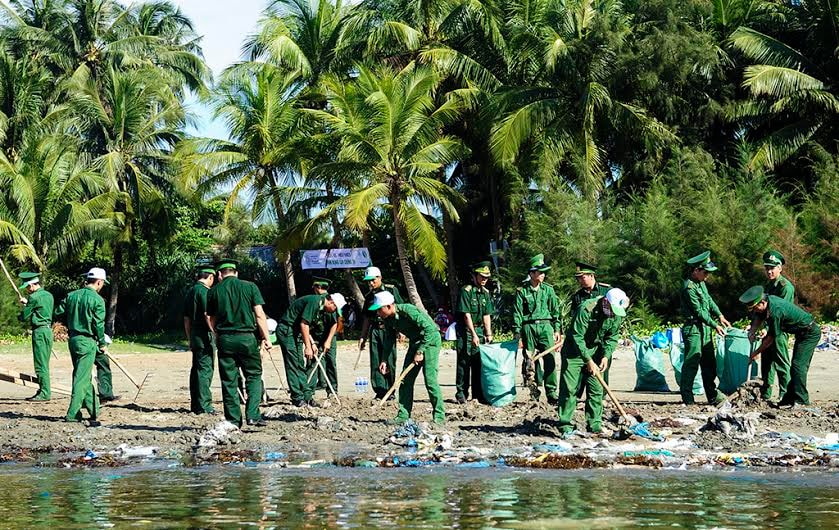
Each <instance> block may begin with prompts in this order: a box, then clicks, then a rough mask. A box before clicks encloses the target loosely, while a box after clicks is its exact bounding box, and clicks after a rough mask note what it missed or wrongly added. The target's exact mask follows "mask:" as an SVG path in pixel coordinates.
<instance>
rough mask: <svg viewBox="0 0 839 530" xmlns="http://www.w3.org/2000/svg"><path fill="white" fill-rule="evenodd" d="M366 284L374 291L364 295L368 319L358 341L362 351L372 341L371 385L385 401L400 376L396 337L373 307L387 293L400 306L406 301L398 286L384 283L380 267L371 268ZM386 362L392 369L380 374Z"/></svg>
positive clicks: (365, 312) (366, 273)
mask: <svg viewBox="0 0 839 530" xmlns="http://www.w3.org/2000/svg"><path fill="white" fill-rule="evenodd" d="M364 281H366V282H368V285H369V286H370V290H369V291H368V292H367V294H366V295H365V296H364V307H362V308H361V310H362V311H361V312H362V314H363V315H364V320H363V321H362V324H361V338H360V339H359V341H358V349H359V350H363V349H364V347H365V345H366V344H367V341H368V339H369V341H370V383H371V386H372V387H373V392H375V393H376V399H381V398H382V397H383V396H384V395H385V394H387V391H388V390H389V389H390V387H391V386H393V382H394V380H395V377H396V376H395V375H394V371H395V370H396V337H390V336H389V335H388V334H389V333H390V331H388V329H387V328H385V325H384V322H383V321H382V319H381V318H379V316H378V315H377V314H376V312H375V311H371V310H370V305H371V304H372V303H373V297H374V296H376V294H377V293H381V292H383V291H387V292H389V293H390V294H392V295H393V299H394V300H396V303H397V304H401V303H402V302H403V301H404V300H403V299H402V297H401V296H400V295H399V291H398V290H397V289H396V287H394V286H393V285H388V284H384V283H382V271H380V270H379V268H378V267H367V271H366V272H365V275H364ZM382 362H384V363H385V364H387V368H388V370H387V372H386V373H385V374H382V373H381V372H380V371H379V365H380V364H381V363H382Z"/></svg>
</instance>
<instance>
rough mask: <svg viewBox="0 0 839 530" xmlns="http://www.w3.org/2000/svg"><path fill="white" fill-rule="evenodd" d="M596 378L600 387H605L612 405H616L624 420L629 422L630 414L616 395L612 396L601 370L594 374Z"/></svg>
mask: <svg viewBox="0 0 839 530" xmlns="http://www.w3.org/2000/svg"><path fill="white" fill-rule="evenodd" d="M594 377H596V378H597V381H598V382H600V385H601V386H602V387H603V389H604V390H605V391H606V393H607V394H609V399H611V400H612V403H614V404H615V407H617V409H618V412H620V413H621V416H623V418H624V419H626V420H627V421H629V419H630V416H629V414H627V413H626V411H625V410H624V409H623V406H621V404H620V401H618V398H616V397H615V395H614V394H612V390H611V389H610V388H609V385H607V384H606V381H604V380H603V375H602V374H601V373H600V370H599V369H598V370H596V371H595V372H594Z"/></svg>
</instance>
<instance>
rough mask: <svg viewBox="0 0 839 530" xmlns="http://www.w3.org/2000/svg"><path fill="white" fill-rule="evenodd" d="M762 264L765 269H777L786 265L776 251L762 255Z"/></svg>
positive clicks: (782, 257) (781, 255)
mask: <svg viewBox="0 0 839 530" xmlns="http://www.w3.org/2000/svg"><path fill="white" fill-rule="evenodd" d="M763 264H764V265H765V266H767V267H777V266H778V265H784V264H786V260H785V259H784V255H783V254H781V253H780V252H778V251H777V250H770V251H768V252H764V254H763Z"/></svg>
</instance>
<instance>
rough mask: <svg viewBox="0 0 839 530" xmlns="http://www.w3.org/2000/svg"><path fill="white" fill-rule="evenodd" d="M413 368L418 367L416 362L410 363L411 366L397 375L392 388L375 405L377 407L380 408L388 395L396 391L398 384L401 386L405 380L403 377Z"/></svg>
mask: <svg viewBox="0 0 839 530" xmlns="http://www.w3.org/2000/svg"><path fill="white" fill-rule="evenodd" d="M415 366H419V365H418V364H417V362H416V361H414V362H412V363H411V364H409V365H408V367H407V368H405V369H404V370H402V373H401V374H399V377H397V378H396V381H394V382H393V386H392V387H390V390H388V391H387V394H385V395H384V397H383V398H382V399H381V401H379V402H378V403H376V406H377V407H381V406H382V403H384V402H385V401H387V399H388V398H389V397H390V395H391V394H393V393H394V392H395V391H396V389H397V388H399V385H400V384H402V380H403V379H405V376H406V375H408V372H410V371H411V370H413V369H414V367H415Z"/></svg>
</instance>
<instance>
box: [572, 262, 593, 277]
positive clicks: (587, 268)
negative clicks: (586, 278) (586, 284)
mask: <svg viewBox="0 0 839 530" xmlns="http://www.w3.org/2000/svg"><path fill="white" fill-rule="evenodd" d="M583 274H597V267H595V266H594V265H591V264H589V263H583V262H582V261H578V262H577V270H576V271H575V272H574V276H582V275H583Z"/></svg>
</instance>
